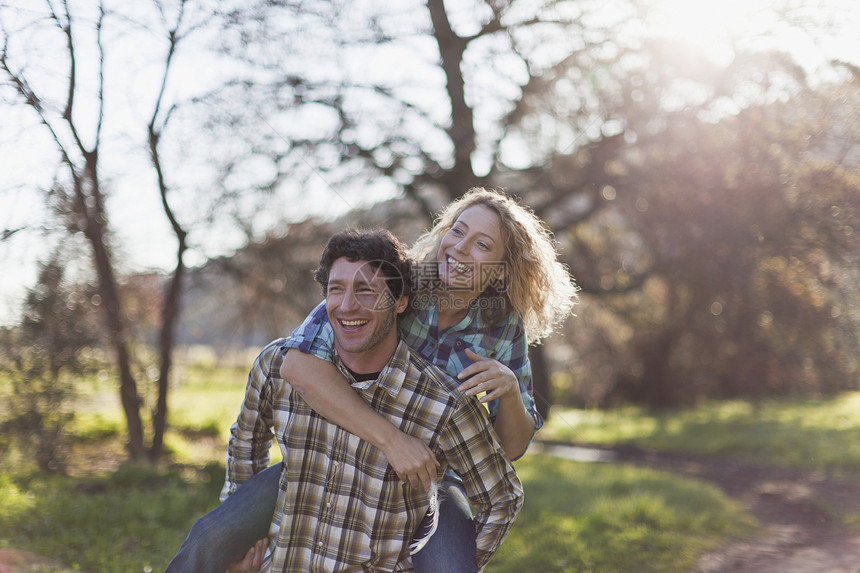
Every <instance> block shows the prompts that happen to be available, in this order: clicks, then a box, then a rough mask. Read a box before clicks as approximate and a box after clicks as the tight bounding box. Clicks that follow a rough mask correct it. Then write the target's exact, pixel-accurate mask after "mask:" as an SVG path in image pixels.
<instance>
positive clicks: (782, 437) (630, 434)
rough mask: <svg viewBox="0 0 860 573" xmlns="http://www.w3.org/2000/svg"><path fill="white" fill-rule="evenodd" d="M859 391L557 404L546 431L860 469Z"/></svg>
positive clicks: (579, 438)
mask: <svg viewBox="0 0 860 573" xmlns="http://www.w3.org/2000/svg"><path fill="white" fill-rule="evenodd" d="M858 432H860V392H849V393H845V394H841V395H839V396H837V397H835V398H828V399H819V400H789V399H783V400H769V401H766V402H762V403H760V404H752V403H749V402H742V401H723V402H712V403H708V404H705V405H703V406H701V407H699V408H697V409H695V410H684V411H678V412H668V413H661V414H653V413H648V412H646V411H644V410H641V409H638V408H625V409H622V410H615V411H611V412H600V411H587V410H573V409H567V410H565V409H558V410H555V411H554V412H553V415H552V416H551V417H550V420H549V422H548V423H547V425H546V426H545V427H544V429H543V430H541V437H542V438H544V439H554V440H562V441H572V442H580V443H581V442H586V443H592V444H603V445H617V444H620V443H630V444H635V445H638V446H640V447H643V448H649V449H655V450H661V451H672V452H683V453H693V454H701V455H708V456H726V457H734V458H738V459H743V460H747V461H755V462H759V463H764V464H773V465H782V466H787V467H797V468H805V469H817V470H823V471H826V472H829V473H837V474H838V473H847V474H856V473H858V472H860V440H857V436H858Z"/></svg>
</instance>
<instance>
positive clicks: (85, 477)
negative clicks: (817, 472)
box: [0, 369, 860, 573]
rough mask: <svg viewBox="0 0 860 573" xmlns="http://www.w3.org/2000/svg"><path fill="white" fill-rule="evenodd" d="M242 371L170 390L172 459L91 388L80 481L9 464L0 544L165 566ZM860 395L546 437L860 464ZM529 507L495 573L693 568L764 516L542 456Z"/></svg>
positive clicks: (688, 486)
mask: <svg viewBox="0 0 860 573" xmlns="http://www.w3.org/2000/svg"><path fill="white" fill-rule="evenodd" d="M245 375H246V374H245V372H244V371H242V370H229V371H226V370H211V369H208V370H207V369H196V370H194V371H192V372H187V373H186V375H185V376H184V377H183V380H184V384H183V386H182V387H179V388H176V389H174V392H173V395H172V397H171V420H172V424H173V429H172V430H171V431H170V433H169V435H168V436H167V439H166V443H167V445H168V447H169V448H170V449H171V450H172V451H173V457H172V459H171V462H170V463H169V464H164V465H163V466H161V467H158V468H145V467H134V466H127V465H119V464H118V463H117V460H119V459H121V452H122V427H123V425H122V419H121V415H120V412H119V409H118V407H117V405H116V401H117V400H116V398H115V396H114V392H113V391H110V392H107V393H99V394H97V395H92V396H88V397H86V400H85V402H84V404H86V407H85V408H84V409H82V410H80V411H79V412H78V416H77V418H76V421H75V424H74V426H73V432H74V435H75V438H76V440H75V446H74V451H73V452H72V453H73V456H72V459H71V464H70V468H71V472H70V473H71V476H47V475H44V474H39V473H35V472H33V470H32V469H30V468H28V467H27V466H26V465H24V464H22V463H20V462H21V461H22V460H23V458H22V457H15V456H14V455H11V454H10V453H8V452H7V453H6V457H5V458H4V459H3V460H0V508H2V510H0V547H15V548H20V549H25V550H29V551H33V552H36V553H39V554H42V555H45V556H48V557H52V558H54V559H57V560H59V561H61V562H63V563H65V564H67V565H69V566H70V567H71V568H72V569H75V570H81V571H86V572H88V573H123V572H141V571H143V572H148V571H156V572H160V571H161V570H163V568H164V566H165V565H166V563H167V562H168V561H169V559H170V558H171V557H172V555H173V553H174V552H175V550H176V548H177V547H178V546H179V544H180V543H181V541H182V539H183V538H184V536H185V534H186V533H187V531H188V528H189V527H190V526H191V524H192V523H193V522H194V520H195V519H196V518H197V517H198V516H199V515H201V514H202V513H203V512H205V511H207V510H208V509H210V508H211V507H213V506H214V505H215V504H216V503H217V497H218V492H219V490H220V487H221V484H222V480H223V472H224V468H223V460H224V446H225V441H226V438H227V436H228V432H229V426H230V423H231V422H232V420H233V418H234V417H235V414H236V412H237V410H238V408H239V404H240V401H241V398H242V393H243V390H244V383H245ZM858 425H860V393H850V394H845V395H842V396H840V397H838V398H835V399H832V400H818V401H772V402H767V403H763V404H760V405H758V406H757V407H754V406H752V405H749V404H746V403H743V402H721V403H713V404H708V405H705V406H703V407H702V408H700V409H697V410H695V411H685V412H677V413H674V414H663V415H660V416H657V415H652V414H649V413H647V412H643V411H641V410H638V409H625V410H619V411H616V412H609V413H601V412H593V411H581V410H558V411H555V412H553V415H552V416H551V417H550V419H549V421H548V423H547V426H546V427H545V429H544V430H542V431H541V437H543V438H546V439H559V440H571V441H575V442H580V443H582V442H586V443H598V444H599V443H603V444H614V443H621V442H629V443H636V444H638V445H640V446H642V447H647V448H655V449H662V450H672V451H684V452H689V453H698V454H703V455H719V456H730V457H737V458H744V459H755V460H756V461H758V462H770V463H778V464H785V465H796V466H805V467H815V468H822V469H827V470H829V471H844V472H854V471H855V470H857V469H858V468H860V452H858V447H860V446H858V445H857V444H855V443H854V442H855V441H856V439H853V438H854V437H855V436H856V435H857V431H858ZM516 467H517V471H518V472H519V474H520V476H521V478H522V480H523V483H524V487H525V491H526V501H525V506H524V508H523V510H522V513H521V514H520V516H519V518H518V519H517V522H516V523H515V525H514V527H513V529H512V531H511V534H510V536H509V537H508V539H507V540H506V542H505V544H504V545H503V546H502V549H501V550H500V551H499V553H498V554H497V555H496V557H495V558H494V560H493V562H492V563H491V564H490V566H489V567H488V568H487V571H488V573H515V572H516V573H520V572H522V571H540V572H541V573H553V572H559V573H562V572H564V573H568V572H619V573H627V572H630V571H637V572H648V571H654V572H661V573H674V572H677V573H682V572H685V571H689V570H690V569H691V568H692V567H693V566H694V565H695V563H696V562H697V560H698V559H699V557H700V556H701V555H702V554H703V552H705V551H707V550H708V549H710V548H714V547H716V546H718V545H719V544H721V543H723V542H725V541H726V540H728V539H731V538H735V537H738V536H743V535H747V534H749V533H750V532H751V531H754V529H755V526H756V525H755V523H754V520H753V519H752V518H751V517H750V516H749V514H748V513H746V512H745V511H744V508H742V507H739V506H738V505H736V504H735V503H733V502H732V501H731V500H728V499H727V498H726V497H725V496H723V495H722V494H721V493H720V492H719V491H718V490H717V489H715V488H714V487H712V486H709V485H706V484H703V483H699V482H695V481H691V480H687V479H682V478H679V477H677V476H674V475H670V474H667V473H662V472H657V471H652V470H647V469H641V468H634V467H631V466H620V465H614V464H605V463H582V462H574V461H570V460H563V459H558V458H553V457H550V456H547V455H543V454H530V455H527V456H525V457H524V458H523V459H521V460H519V461H517V462H516Z"/></svg>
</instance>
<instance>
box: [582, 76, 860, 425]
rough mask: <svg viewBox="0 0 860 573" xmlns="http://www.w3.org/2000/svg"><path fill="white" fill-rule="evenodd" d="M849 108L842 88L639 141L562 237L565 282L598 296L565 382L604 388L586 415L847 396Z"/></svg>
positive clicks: (854, 207)
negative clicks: (606, 190)
mask: <svg viewBox="0 0 860 573" xmlns="http://www.w3.org/2000/svg"><path fill="white" fill-rule="evenodd" d="M775 69H778V68H775ZM762 74H764V75H766V74H767V72H764V71H762ZM763 77H764V76H763ZM758 87H761V88H763V89H766V85H765V86H758ZM751 89H754V86H751ZM713 103H714V102H713V101H711V102H710V105H713ZM858 103H860V84H858V82H857V81H853V82H852V81H847V82H845V83H844V84H841V85H832V86H822V87H821V88H820V89H818V90H817V91H813V90H800V89H798V90H797V91H796V92H794V93H793V95H792V96H791V97H790V98H787V101H782V102H777V103H767V104H764V103H762V104H760V105H754V106H749V107H747V108H746V109H743V110H740V111H739V112H738V113H736V114H722V113H714V112H713V110H711V112H710V113H708V112H707V111H706V110H703V109H697V108H695V107H691V108H689V109H684V110H681V111H679V112H677V113H674V114H668V115H667V116H666V117H665V118H664V122H665V124H664V125H663V126H662V127H661V129H659V130H657V131H655V132H654V133H648V130H647V129H646V128H645V126H640V127H642V128H643V130H642V131H636V133H637V135H639V136H640V137H639V139H638V140H637V143H636V145H635V146H634V147H635V151H633V150H632V149H631V150H628V151H630V153H629V155H627V156H624V159H623V160H622V161H623V166H619V167H618V169H619V172H618V175H617V176H616V177H615V178H614V179H612V180H611V181H607V183H610V184H611V185H612V186H613V187H612V193H611V195H610V196H611V197H612V200H611V202H607V203H606V204H607V206H606V207H605V208H604V209H603V210H602V212H600V213H599V215H598V216H595V217H592V218H591V219H590V220H589V221H587V222H586V223H584V224H582V225H581V226H580V227H579V228H577V229H576V230H575V232H574V233H573V234H572V235H571V237H569V240H570V243H571V249H573V250H574V251H575V252H579V253H583V254H582V255H579V259H578V260H577V261H576V263H575V264H573V265H572V266H573V268H574V269H579V270H578V271H577V272H578V273H579V274H580V275H583V279H584V280H585V281H586V284H587V283H599V284H600V285H601V288H592V289H591V290H592V292H595V293H597V294H601V293H603V294H607V293H608V296H599V297H595V298H593V299H592V300H591V301H589V302H590V306H591V308H590V309H587V310H586V311H585V312H583V316H584V317H585V318H586V319H587V320H586V321H585V323H586V324H581V323H578V324H577V325H576V327H575V328H578V329H579V330H580V331H581V332H580V333H573V334H572V337H574V340H573V341H572V342H571V346H572V348H574V349H576V352H577V360H576V361H572V362H574V363H575V362H577V361H581V362H582V365H575V366H574V367H575V368H580V370H579V371H578V372H577V373H576V377H577V378H579V379H581V380H583V385H584V386H593V385H594V382H595V380H598V381H600V386H601V387H602V393H601V395H598V396H595V397H592V398H590V399H588V400H587V401H586V403H587V404H588V405H592V404H598V405H602V406H603V405H611V406H616V405H619V404H625V403H635V404H647V405H649V406H651V407H653V408H655V409H656V408H665V407H677V406H680V405H684V406H690V405H694V404H696V403H697V401H698V400H700V399H702V398H735V397H752V398H760V397H765V396H785V395H802V396H815V395H819V394H834V393H836V392H840V391H843V390H854V389H857V388H858V384H860V361H858V358H857V357H858V355H860V315H858V313H857V312H856V311H854V310H852V309H855V308H856V307H857V301H858V297H860V291H858V284H860V283H858V280H857V279H858V273H857V268H858V264H860V259H858V256H860V255H858V253H860V249H858V248H857V238H856V237H857V235H856V233H857V229H856V221H858V220H860V177H858V170H857V161H858V157H857V155H856V152H854V153H853V154H852V153H849V152H848V150H849V149H851V148H853V149H857V146H858V140H857V135H856V130H855V131H854V132H853V133H852V132H850V130H849V129H848V128H846V127H845V117H846V114H849V113H850V112H849V111H848V110H849V109H850V108H852V107H853V108H856V106H857V105H858ZM708 105H709V104H708V103H706V104H705V107H707V106H708ZM706 113H707V114H708V115H709V116H710V117H711V118H713V119H714V120H713V121H708V120H705V119H704V116H705V114H706ZM716 119H719V121H715V120H716ZM650 120H651V118H650V117H648V118H647V121H650ZM635 128H636V126H635V125H631V130H635ZM589 273H593V274H594V275H596V276H595V277H592V276H590V275H589ZM616 287H617V288H616ZM613 290H614V291H615V292H614V293H613ZM589 390H590V389H587V390H584V392H587V391H589ZM579 403H582V401H580V402H579Z"/></svg>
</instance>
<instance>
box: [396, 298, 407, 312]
mask: <svg viewBox="0 0 860 573" xmlns="http://www.w3.org/2000/svg"><path fill="white" fill-rule="evenodd" d="M407 306H409V297H408V296H401V297H400V298H399V299H397V302H396V303H394V311H395V312H396V313H397V314H400V313H401V312H403V311H404V310H406V307H407Z"/></svg>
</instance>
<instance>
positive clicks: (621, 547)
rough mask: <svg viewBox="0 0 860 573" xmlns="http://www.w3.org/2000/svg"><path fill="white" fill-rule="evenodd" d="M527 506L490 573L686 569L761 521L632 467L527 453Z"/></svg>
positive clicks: (707, 493)
mask: <svg viewBox="0 0 860 573" xmlns="http://www.w3.org/2000/svg"><path fill="white" fill-rule="evenodd" d="M517 473H519V475H520V477H521V479H522V480H523V484H524V487H525V491H526V503H525V505H524V506H523V509H522V511H521V513H520V516H519V517H518V518H517V522H516V523H515V525H514V528H513V530H512V532H511V534H510V535H509V537H508V538H507V539H506V540H505V543H504V544H503V545H502V548H501V549H500V551H499V552H498V554H497V555H496V557H495V558H494V559H493V561H492V562H491V564H490V566H489V567H488V568H487V571H488V573H490V572H492V573H515V572H517V573H518V572H521V571H530V570H531V571H541V572H542V573H543V572H547V573H572V572H580V571H581V572H585V571H604V572H610V571H612V572H619V573H621V572H627V571H642V572H655V573H656V572H660V573H664V572H674V571H677V572H682V571H688V570H689V569H690V568H691V567H693V566H694V565H695V564H696V562H697V560H698V558H699V556H700V555H701V554H702V553H703V552H704V551H706V550H708V549H710V548H712V547H714V546H715V545H717V544H719V543H720V542H721V541H722V540H724V539H726V538H727V537H728V536H733V535H739V534H742V533H744V532H747V533H748V532H749V531H751V530H752V528H753V527H754V523H753V521H752V520H751V519H750V518H749V517H748V516H746V515H745V514H744V513H743V512H742V511H741V510H740V509H739V508H738V507H737V506H735V505H734V504H733V503H731V502H728V501H727V500H726V499H725V498H724V497H723V496H722V494H720V493H719V492H718V491H717V490H715V489H714V488H712V487H710V486H705V485H702V484H698V483H695V482H691V481H689V480H684V479H681V478H676V477H674V476H671V475H668V474H664V473H660V472H653V471H649V470H642V469H636V468H633V467H625V466H610V465H603V464H582V463H574V462H570V461H566V460H561V459H558V458H551V457H544V456H527V457H526V458H524V460H523V462H518V463H517Z"/></svg>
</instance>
